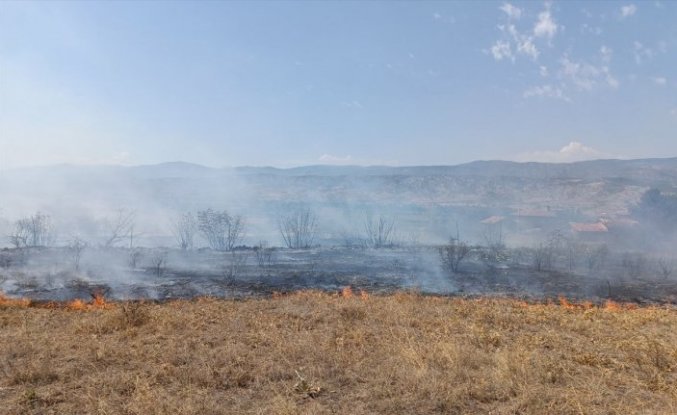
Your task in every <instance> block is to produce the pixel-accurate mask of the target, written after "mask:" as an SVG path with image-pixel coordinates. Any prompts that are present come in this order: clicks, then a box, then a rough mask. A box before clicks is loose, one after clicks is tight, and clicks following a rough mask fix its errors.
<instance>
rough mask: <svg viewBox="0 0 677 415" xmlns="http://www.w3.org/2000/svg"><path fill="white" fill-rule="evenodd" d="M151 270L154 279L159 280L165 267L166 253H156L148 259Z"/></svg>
mask: <svg viewBox="0 0 677 415" xmlns="http://www.w3.org/2000/svg"><path fill="white" fill-rule="evenodd" d="M150 264H151V269H152V270H153V274H155V276H156V277H158V278H160V277H162V275H163V274H164V272H165V269H166V267H167V252H165V251H156V252H155V253H153V256H152V257H151V258H150Z"/></svg>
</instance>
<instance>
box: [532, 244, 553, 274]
mask: <svg viewBox="0 0 677 415" xmlns="http://www.w3.org/2000/svg"><path fill="white" fill-rule="evenodd" d="M532 266H533V269H534V271H538V272H540V271H545V270H546V269H549V268H550V267H551V266H552V247H551V246H550V245H548V244H542V243H541V244H538V246H537V247H536V248H534V250H533V256H532Z"/></svg>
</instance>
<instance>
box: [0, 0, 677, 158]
mask: <svg viewBox="0 0 677 415" xmlns="http://www.w3.org/2000/svg"><path fill="white" fill-rule="evenodd" d="M674 156H677V2H669V1H641V2H640V1H634V2H631V1H628V2H611V1H604V2H589V1H585V2H574V1H566V2H565V1H560V2H557V1H554V2H545V3H544V2H517V1H515V2H509V3H508V2H489V1H486V2H366V1H364V2H357V1H354V2H329V1H317V2H310V1H306V2H283V1H273V2H265V1H254V2H235V1H228V2H216V1H212V2H160V1H152V2H145V3H144V2H131V1H130V2H126V1H116V2H95V1H92V2H56V1H50V2H46V1H44V2H43V1H40V2H28V1H21V2H12V1H6V0H3V1H0V169H4V168H12V167H19V166H34V165H49V164H60V163H69V164H124V165H134V164H153V163H160V162H168V161H185V162H193V163H200V164H204V165H209V166H214V167H226V166H240V165H255V166H264V165H265V166H278V167H291V166H298V165H309V164H358V165H375V164H387V165H431V164H458V163H464V162H469V161H472V160H480V159H481V160H487V159H505V160H516V161H551V162H564V161H577V160H584V159H594V158H640V157H674Z"/></svg>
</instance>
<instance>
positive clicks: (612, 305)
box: [604, 300, 622, 311]
mask: <svg viewBox="0 0 677 415" xmlns="http://www.w3.org/2000/svg"><path fill="white" fill-rule="evenodd" d="M604 309H605V310H606V311H621V309H622V307H621V305H620V304H618V303H617V302H615V301H613V300H606V301H605V302H604Z"/></svg>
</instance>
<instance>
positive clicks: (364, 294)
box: [360, 290, 369, 301]
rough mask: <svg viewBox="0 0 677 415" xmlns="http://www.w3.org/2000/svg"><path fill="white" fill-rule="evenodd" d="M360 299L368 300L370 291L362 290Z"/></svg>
mask: <svg viewBox="0 0 677 415" xmlns="http://www.w3.org/2000/svg"><path fill="white" fill-rule="evenodd" d="M360 299H361V300H362V301H367V300H368V299H369V293H368V292H366V291H364V290H360Z"/></svg>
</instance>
